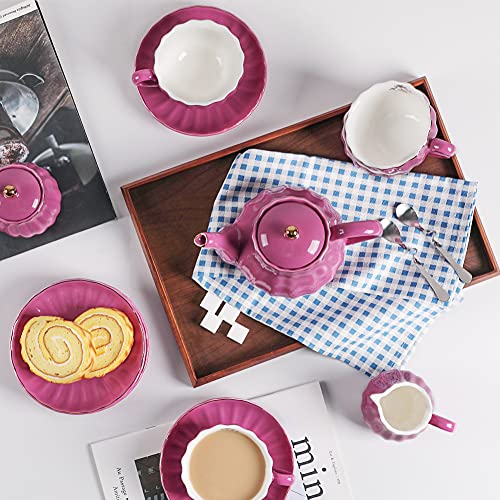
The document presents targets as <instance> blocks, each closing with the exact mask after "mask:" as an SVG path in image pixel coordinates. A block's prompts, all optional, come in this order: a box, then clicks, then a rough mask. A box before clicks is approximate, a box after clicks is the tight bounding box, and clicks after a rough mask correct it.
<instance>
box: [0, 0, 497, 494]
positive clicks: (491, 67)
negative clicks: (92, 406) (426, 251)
mask: <svg viewBox="0 0 500 500" xmlns="http://www.w3.org/2000/svg"><path fill="white" fill-rule="evenodd" d="M12 3H14V2H13V1H12V2H10V1H8V0H1V1H0V8H3V7H7V6H9V5H10V4H12ZM199 3H205V2H202V1H200V2H199ZM213 3H214V4H215V5H217V6H220V7H222V8H227V9H228V10H231V11H232V12H234V13H235V14H237V15H239V16H240V17H241V18H243V19H244V20H245V21H246V22H247V23H248V24H249V25H250V26H251V27H252V28H253V29H254V30H255V32H256V33H257V35H258V37H259V38H260V40H261V42H262V44H263V46H264V50H265V52H266V55H267V61H268V64H269V80H268V86H267V90H266V93H265V95H264V98H263V100H262V102H261V104H260V105H259V107H258V108H257V110H256V111H255V112H254V114H253V115H252V116H251V117H250V118H249V119H248V120H247V121H246V122H244V123H243V124H242V125H240V126H239V127H237V128H236V129H235V130H232V131H230V132H228V133H226V134H223V135H220V136H215V137H211V138H192V137H187V136H182V135H179V134H176V133H174V132H171V131H170V130H167V129H166V128H164V127H162V126H161V125H160V124H159V123H157V122H156V121H155V120H154V119H153V118H152V117H151V116H150V115H149V113H148V112H147V110H146V109H145V108H144V106H143V104H142V102H141V100H140V98H139V96H138V94H137V91H136V90H135V88H134V87H133V85H132V84H131V82H130V74H131V72H132V68H133V61H134V57H135V53H136V49H137V47H138V44H139V42H140V40H141V38H142V36H143V34H144V33H145V32H146V31H147V29H148V28H149V27H150V25H151V24H152V23H154V22H155V21H156V20H157V19H159V18H160V17H162V16H163V15H164V14H166V13H168V12H169V11H172V10H174V9H176V8H179V7H183V6H185V5H189V3H185V2H181V1H168V0H167V1H166V0H104V1H103V0H40V4H41V8H42V11H43V14H44V17H45V19H46V21H47V23H48V26H49V30H50V33H51V35H52V37H53V41H54V44H55V46H56V49H57V52H58V54H59V57H60V59H61V62H62V65H63V68H64V71H65V73H66V76H67V78H68V81H69V84H70V87H71V90H72V92H73V95H74V97H75V100H76V104H77V106H78V109H79V111H80V114H81V116H82V119H83V122H84V125H85V127H86V130H87V133H88V135H89V138H90V141H91V143H92V146H93V148H94V151H95V154H96V156H97V160H98V163H99V165H100V168H101V172H102V175H103V176H104V179H105V181H106V184H107V186H108V188H109V191H110V194H111V198H112V200H113V204H114V206H115V207H116V210H117V212H118V215H119V220H118V221H114V222H110V223H107V224H104V225H102V226H100V227H96V228H94V229H90V230H88V231H85V232H83V233H80V234H76V235H73V236H70V237H68V238H66V239H64V240H61V241H58V242H55V243H52V244H49V245H46V246H44V247H41V248H38V249H35V250H32V251H30V252H28V253H24V254H21V255H18V256H16V257H13V258H10V259H8V260H5V261H2V262H0V276H1V285H0V290H1V292H2V293H1V300H0V315H1V317H2V323H3V327H2V328H1V335H2V338H3V340H2V345H3V348H2V349H0V356H1V357H0V429H1V430H0V433H1V448H0V471H1V473H0V477H1V478H2V481H1V484H0V498H2V499H5V500H15V499H26V498H36V499H38V500H66V499H70V498H71V500H93V499H97V500H100V498H101V491H100V486H99V483H98V479H97V475H96V472H95V469H94V465H93V461H92V459H91V455H90V451H89V447H88V443H90V442H93V441H97V440H101V439H104V438H107V437H111V436H114V435H117V434H121V433H126V432H130V431H134V430H138V429H141V428H143V427H146V426H149V425H154V424H159V423H162V422H165V421H168V420H171V419H174V418H175V417H176V416H177V415H179V413H180V412H181V411H183V410H185V409H187V408H188V407H189V406H190V405H192V404H193V403H195V402H197V401H200V400H204V399H207V398H210V397H214V396H237V397H244V398H245V397H251V396H255V395H259V394H263V393H267V392H271V391H275V390H279V389H284V388H287V387H290V386H293V385H297V384H301V383H304V382H308V381H311V380H315V379H318V380H322V381H325V387H326V388H327V397H328V402H329V404H330V405H331V411H332V414H333V416H334V418H335V420H336V425H337V428H338V433H339V436H340V441H341V445H342V450H343V457H344V462H345V468H346V470H347V473H348V475H349V477H350V482H351V486H352V490H353V494H354V498H355V499H357V500H366V499H370V500H400V499H405V500H419V499H422V498H427V499H438V498H446V499H454V500H473V499H481V500H487V499H498V498H500V492H499V487H498V481H497V477H498V453H499V452H500V434H499V433H498V432H497V427H498V425H499V423H498V415H499V413H500V397H499V396H498V387H499V382H498V368H497V367H498V365H499V360H500V331H499V328H498V318H499V313H498V296H499V291H500V279H494V280H491V281H488V282H486V283H483V284H480V285H478V286H474V287H472V288H470V289H469V290H467V292H466V297H465V301H464V303H463V304H462V305H460V306H459V307H457V308H456V309H455V310H452V311H451V312H449V313H448V314H447V315H446V316H445V317H443V318H441V319H440V320H438V321H437V322H436V323H435V324H434V325H433V326H432V328H431V330H430V331H429V332H428V334H426V335H425V336H424V338H423V340H422V342H421V344H420V345H419V346H418V348H417V350H416V352H415V354H414V355H413V357H412V359H411V360H410V362H409V364H408V368H410V369H411V370H413V371H415V372H416V373H418V374H420V375H422V376H423V377H424V378H425V379H426V381H427V382H428V383H429V385H430V386H431V387H432V389H433V390H434V392H435V395H436V397H437V408H438V410H440V411H441V413H443V414H444V415H446V416H449V417H453V418H454V419H456V420H457V422H458V429H457V432H456V434H455V435H453V436H452V435H449V434H447V433H444V432H440V431H439V430H436V429H428V430H427V431H426V432H425V433H424V434H423V435H422V436H420V437H419V438H418V439H417V440H415V441H412V442H408V443H404V444H399V443H391V442H385V441H383V440H382V439H379V438H378V437H377V436H375V435H373V434H371V433H370V432H369V431H368V430H367V428H365V427H364V426H363V425H362V423H361V414H360V410H359V402H360V396H361V392H362V390H363V388H364V386H365V385H366V383H367V382H368V379H367V378H366V377H365V376H364V375H362V374H360V373H358V372H356V371H354V370H353V369H352V368H349V367H348V366H346V365H344V364H341V363H339V362H336V361H332V360H330V359H326V358H323V357H322V356H320V355H318V354H315V353H313V352H312V351H309V350H307V349H304V350H301V351H299V352H296V353H293V354H289V355H287V356H285V357H282V358H280V359H277V360H274V361H270V362H268V363H265V364H263V365H260V366H258V367H255V368H251V369H249V370H246V371H244V372H242V373H239V374H236V375H233V376H231V377H228V378H225V379H223V380H220V381H217V382H213V383H211V384H208V385H206V386H203V387H201V388H199V389H192V388H191V385H190V383H189V380H188V376H187V374H186V371H185V369H184V365H183V362H182V360H181V357H180V355H179V352H178V349H177V346H176V344H175V341H174V338H173V336H172V334H171V331H170V327H169V324H168V321H167V318H166V315H165V313H164V311H163V308H162V305H161V303H160V300H159V298H158V295H157V293H156V289H155V286H154V284H153V280H152V278H151V275H150V273H149V270H148V267H147V264H146V260H145V258H144V256H143V253H142V251H141V248H140V245H139V241H138V239H137V237H136V235H135V231H134V229H133V227H132V223H131V220H130V218H129V216H128V212H127V210H126V207H125V204H124V202H123V199H122V196H121V193H120V189H119V188H120V186H121V185H122V184H124V183H126V182H130V181H133V180H135V179H138V178H141V177H143V176H145V175H147V174H152V173H154V172H157V171H159V170H162V169H165V168H169V167H172V166H174V165H177V164H179V163H182V162H185V161H187V160H191V159H194V158H197V157H199V156H201V155H204V154H207V153H210V152H213V151H216V150H219V149H221V148H222V147H225V146H229V145H232V144H235V143H237V142H240V141H242V140H245V139H249V138H252V137H255V136H256V135H260V134H263V133H265V132H269V131H272V130H275V129H277V128H280V127H283V126H285V125H288V124H292V123H295V122H297V121H299V120H302V119H304V118H306V117H310V116H313V115H316V114H318V113H320V112H323V111H327V110H330V109H333V108H335V107H338V106H340V105H343V104H345V103H347V102H349V101H351V100H352V99H353V98H354V97H355V96H356V95H357V94H358V93H359V92H360V91H361V90H363V89H364V88H366V87H367V86H369V85H371V84H372V83H375V82H377V81H382V80H387V79H392V78H395V79H402V80H408V79H411V78H413V77H417V76H421V75H427V77H428V78H429V80H430V83H431V86H432V90H433V92H434V94H435V96H436V99H437V101H438V103H439V107H440V109H441V111H442V114H443V116H444V119H445V122H446V126H447V128H448V131H449V133H450V136H451V138H452V140H453V142H454V143H455V144H456V145H457V146H458V155H459V159H460V162H461V164H462V167H463V169H464V171H465V173H466V175H467V177H468V178H470V179H476V180H478V181H479V182H480V185H479V212H480V214H481V217H482V220H483V221H484V223H485V226H486V229H487V231H488V234H489V237H490V240H491V243H492V245H493V247H494V248H496V249H497V250H498V252H499V255H500V218H499V217H498V215H499V212H498V208H497V204H498V185H499V183H500V168H499V165H498V158H496V155H495V149H497V148H498V141H499V137H500V112H499V111H500V92H498V78H500V65H499V63H498V54H499V52H500V35H499V31H498V25H497V23H498V16H499V14H500V10H499V9H498V3H497V2H495V1H494V0H490V1H489V2H487V1H481V0H479V1H475V2H457V1H456V0H440V1H436V0H423V1H420V2H408V1H406V2H402V1H401V0H390V1H389V0H386V1H382V2H380V1H379V2H373V1H368V0H366V1H365V2H362V1H344V2H333V1H331V0H315V1H314V2H313V1H307V2H306V1H301V2H299V1H298V0H272V1H270V0H253V1H251V2H250V1H244V0H233V1H229V0H225V1H224V0H213ZM419 33H420V34H419ZM192 202H193V204H195V203H196V193H192ZM171 237H172V238H175V234H172V235H171ZM71 277H88V278H94V279H97V280H101V281H104V282H107V283H110V284H112V285H114V286H116V287H118V288H119V289H121V290H123V291H124V292H125V293H126V294H128V295H129V296H130V297H132V298H133V300H134V301H135V302H136V304H137V306H138V307H139V309H140V310H141V312H142V313H143V315H144V317H145V320H146V323H147V325H148V327H149V332H150V336H151V356H150V361H149V365H148V367H147V370H146V372H145V374H144V377H143V379H142V381H141V382H140V384H139V386H138V387H137V388H136V390H135V391H134V392H133V393H132V394H131V395H130V396H129V397H128V398H127V399H126V400H125V401H123V402H122V403H120V404H118V405H117V406H116V407H114V408H112V409H109V410H107V411H104V412H102V413H98V414H95V415H90V416H84V417H74V416H67V415H60V414H57V413H55V412H52V411H49V410H47V409H45V408H43V407H42V406H40V405H37V404H36V403H34V402H33V401H32V400H31V399H30V398H29V397H28V396H27V395H26V394H25V393H24V392H23V390H22V389H21V387H20V385H19V383H18V381H17V379H16V377H15V375H14V372H13V370H12V367H11V363H10V358H9V348H8V345H9V338H10V328H11V325H12V323H13V321H14V318H15V316H16V314H17V312H18V311H19V309H20V308H21V307H22V306H23V305H24V303H25V302H26V300H27V299H28V298H29V297H30V296H31V295H32V294H33V293H35V292H37V291H38V290H39V289H41V288H43V287H44V286H46V285H48V284H50V283H52V282H54V281H57V280H60V279H64V278H71Z"/></svg>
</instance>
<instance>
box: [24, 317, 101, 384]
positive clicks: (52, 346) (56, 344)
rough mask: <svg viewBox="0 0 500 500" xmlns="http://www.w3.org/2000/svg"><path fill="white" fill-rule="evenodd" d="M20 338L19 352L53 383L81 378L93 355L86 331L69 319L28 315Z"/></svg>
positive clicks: (33, 370)
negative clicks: (28, 317)
mask: <svg viewBox="0 0 500 500" xmlns="http://www.w3.org/2000/svg"><path fill="white" fill-rule="evenodd" d="M20 342H21V355H22V357H23V359H24V361H26V363H27V364H28V366H29V368H30V370H31V371H32V372H33V373H34V374H35V375H38V376H39V377H42V378H43V379H45V380H47V381H48V382H52V383H54V384H70V383H72V382H76V381H77V380H80V379H82V378H83V376H84V374H85V373H86V372H87V371H88V370H89V369H90V367H91V366H92V363H93V361H94V357H95V353H94V348H93V346H92V343H91V338H90V334H89V333H88V332H86V331H85V330H84V329H83V328H81V327H80V326H78V325H76V324H74V323H73V322H72V321H65V320H64V319H61V318H57V317H53V316H38V317H35V318H32V319H30V320H29V321H28V322H27V323H26V325H25V327H24V329H23V333H22V335H21V340H20Z"/></svg>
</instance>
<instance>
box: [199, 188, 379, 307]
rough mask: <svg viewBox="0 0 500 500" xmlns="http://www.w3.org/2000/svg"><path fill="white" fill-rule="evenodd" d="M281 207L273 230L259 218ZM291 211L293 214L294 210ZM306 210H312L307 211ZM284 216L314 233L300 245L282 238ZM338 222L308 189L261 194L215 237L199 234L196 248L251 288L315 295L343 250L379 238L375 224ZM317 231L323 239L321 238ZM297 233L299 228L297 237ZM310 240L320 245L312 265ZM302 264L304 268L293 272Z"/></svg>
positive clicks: (331, 275) (288, 294)
mask: <svg viewBox="0 0 500 500" xmlns="http://www.w3.org/2000/svg"><path fill="white" fill-rule="evenodd" d="M283 203H286V204H287V210H286V211H285V215H283V213H281V212H280V213H279V214H278V216H277V218H276V220H277V226H276V227H274V223H273V220H272V219H271V217H269V219H270V220H268V221H267V220H266V218H263V216H264V215H265V214H266V213H272V212H274V210H275V207H278V206H279V205H281V204H283ZM293 205H297V208H296V209H294V208H292V207H293ZM304 206H306V207H307V208H308V209H311V210H309V211H305V210H304ZM287 213H288V214H290V225H294V224H295V223H296V222H297V221H299V222H298V224H300V226H302V227H303V228H306V227H307V221H308V217H311V214H312V226H313V227H312V228H311V229H310V231H307V230H306V231H305V234H306V236H305V238H304V240H301V237H300V236H299V238H298V239H296V240H290V239H287V238H286V237H285V235H284V229H285V228H286V225H285V224H288V222H286V221H287V220H288V218H287V217H286V214H287ZM283 217H285V218H283ZM261 221H264V223H265V226H264V228H261V227H260V223H261ZM294 221H295V222H294ZM340 221H341V217H340V215H339V214H338V213H337V212H336V211H335V210H334V209H333V207H332V205H331V203H330V202H329V201H328V200H327V199H326V198H324V197H323V196H320V195H318V194H316V193H315V192H314V191H312V190H310V189H304V188H293V187H288V186H281V187H279V188H276V189H271V190H265V191H262V192H260V193H259V194H258V195H257V196H256V197H255V198H253V199H252V200H250V201H249V202H248V203H246V204H245V206H244V207H243V210H242V212H241V214H240V215H239V216H238V218H237V219H236V220H235V221H234V223H233V224H231V225H229V226H226V227H224V228H223V229H222V230H221V231H220V232H219V233H200V234H198V235H197V236H196V237H195V239H194V242H195V244H196V245H198V246H200V247H205V248H213V249H215V250H216V251H217V253H218V254H219V256H220V257H221V258H222V260H224V261H225V262H228V263H229V264H234V265H236V266H237V267H238V268H239V269H240V270H241V271H242V272H243V274H245V276H246V277H247V279H248V280H249V281H250V282H251V283H252V284H254V285H255V286H258V287H259V288H262V289H263V290H265V291H266V292H268V293H269V294H271V295H278V296H285V297H291V298H296V297H300V296H302V295H307V294H310V293H314V292H316V291H317V290H319V289H320V288H321V287H322V286H323V285H325V284H326V283H328V282H330V281H332V280H333V278H334V276H335V273H336V272H337V269H338V268H339V267H340V265H341V264H342V263H343V262H344V256H345V245H346V244H347V245H349V244H352V243H358V242H361V241H367V240H371V239H373V238H377V237H379V236H381V234H382V226H381V224H380V222H379V221H363V222H349V223H343V224H341V223H340ZM295 225H296V224H295ZM282 226H284V227H282ZM321 226H322V227H323V235H322V237H321V235H320V233H319V230H320V227H321ZM300 231H301V229H300V227H299V234H300ZM271 233H272V236H269V237H268V242H269V246H271V244H272V246H273V250H272V252H269V251H267V252H266V251H264V250H265V249H264V248H263V247H262V234H271ZM313 237H318V238H319V239H318V241H320V242H321V243H323V244H322V245H320V246H319V247H318V249H317V250H316V251H314V252H313V254H314V255H313V256H312V257H313V258H312V259H311V258H310V257H311V255H308V252H307V249H308V248H309V246H310V243H311V239H312V238H313ZM307 238H309V239H307ZM302 241H305V242H306V244H305V245H304V244H303V243H302ZM301 264H304V265H303V266H302V267H297V266H299V265H301ZM285 266H286V267H285Z"/></svg>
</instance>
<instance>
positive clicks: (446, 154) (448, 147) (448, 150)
mask: <svg viewBox="0 0 500 500" xmlns="http://www.w3.org/2000/svg"><path fill="white" fill-rule="evenodd" d="M455 149H456V148H455V146H454V145H453V144H452V143H451V142H448V141H445V140H443V139H438V138H437V137H436V138H435V139H432V141H431V143H430V144H429V154H430V155H431V156H436V157H437V158H451V157H452V156H453V155H454V154H455Z"/></svg>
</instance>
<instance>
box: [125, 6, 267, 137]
mask: <svg viewBox="0 0 500 500" xmlns="http://www.w3.org/2000/svg"><path fill="white" fill-rule="evenodd" d="M191 19H199V20H203V19H208V20H211V21H214V22H216V23H218V24H221V25H223V26H226V27H227V28H228V29H229V30H230V31H231V32H232V34H233V35H234V36H236V37H237V38H238V40H239V42H240V45H241V49H242V50H243V53H244V55H245V62H244V66H243V75H242V77H241V79H240V80H239V82H238V85H237V87H236V89H235V90H233V92H231V93H230V94H229V95H228V96H227V97H226V98H225V99H224V100H222V101H219V102H215V103H213V104H210V105H208V106H197V105H195V106H189V105H186V104H184V103H182V102H179V101H176V100H174V99H172V98H171V97H170V96H169V95H168V94H167V93H166V92H165V91H163V90H162V89H160V88H159V87H157V86H156V87H152V86H147V85H138V86H137V89H138V90H139V94H140V95H141V97H142V100H143V101H144V104H145V105H146V107H147V108H148V109H149V111H150V112H151V113H152V114H153V116H154V117H155V118H156V119H157V120H158V121H159V122H160V123H162V124H163V125H165V126H166V127H168V128H170V129H172V130H175V131H177V132H180V133H182V134H187V135H197V136H200V135H214V134H220V133H222V132H225V131H227V130H229V129H231V128H233V127H236V125H238V124H240V123H241V122H242V121H243V120H244V119H245V118H247V117H248V116H249V115H250V114H251V113H252V111H253V110H254V109H255V108H256V107H257V104H259V102H260V100H261V98H262V95H263V93H264V89H265V86H266V80H267V66H266V59H265V56H264V52H263V50H262V47H261V45H260V43H259V41H258V39H257V37H256V36H255V34H254V33H253V31H252V30H251V29H250V28H249V27H248V26H247V25H246V24H245V23H244V22H243V21H242V20H241V19H238V18H237V17H236V16H234V15H233V14H231V13H229V12H226V11H224V10H221V9H217V8H215V7H204V6H196V7H186V8H184V9H179V10H176V11H175V12H172V13H170V14H168V15H166V16H165V17H163V18H162V19H160V21H158V22H157V23H156V24H155V25H154V26H153V27H152V28H151V29H150V30H149V32H148V33H147V34H146V36H145V37H144V38H143V40H142V42H141V45H140V47H139V51H138V52H137V57H136V60H135V70H136V71H137V70H141V69H152V68H153V67H154V53H155V50H156V48H157V47H158V45H159V43H160V40H161V39H162V37H163V36H164V35H166V34H167V33H168V32H169V31H170V30H171V29H172V28H173V27H174V26H176V25H178V24H182V23H185V22H187V21H189V20H191Z"/></svg>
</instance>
